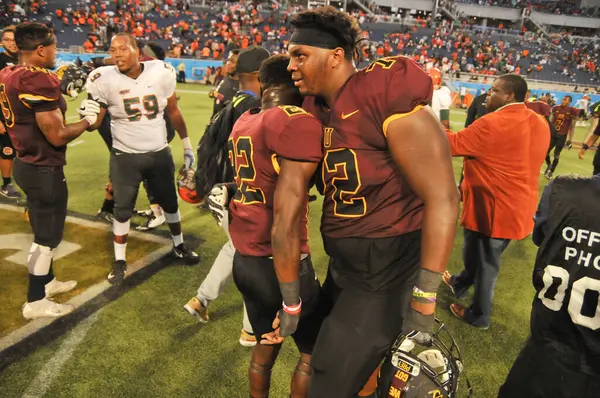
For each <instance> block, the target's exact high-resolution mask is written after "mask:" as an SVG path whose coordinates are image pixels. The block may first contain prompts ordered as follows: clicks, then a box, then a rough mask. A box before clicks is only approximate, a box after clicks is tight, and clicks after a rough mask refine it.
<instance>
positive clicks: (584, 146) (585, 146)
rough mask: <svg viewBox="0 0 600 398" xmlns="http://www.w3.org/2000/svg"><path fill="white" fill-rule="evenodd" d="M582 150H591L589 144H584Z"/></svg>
mask: <svg viewBox="0 0 600 398" xmlns="http://www.w3.org/2000/svg"><path fill="white" fill-rule="evenodd" d="M581 149H583V150H584V151H587V150H588V149H590V146H589V145H588V144H583V145H581Z"/></svg>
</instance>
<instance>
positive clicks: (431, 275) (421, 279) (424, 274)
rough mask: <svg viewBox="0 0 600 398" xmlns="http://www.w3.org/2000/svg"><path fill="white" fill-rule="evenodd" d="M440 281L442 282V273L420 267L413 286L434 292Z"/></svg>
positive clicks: (423, 290)
mask: <svg viewBox="0 0 600 398" xmlns="http://www.w3.org/2000/svg"><path fill="white" fill-rule="evenodd" d="M440 283H442V274H440V273H437V272H434V271H430V270H428V269H426V268H421V269H420V270H419V276H418V278H417V283H416V284H415V288H417V289H419V291H421V292H426V293H433V294H436V293H437V291H438V288H439V287H440Z"/></svg>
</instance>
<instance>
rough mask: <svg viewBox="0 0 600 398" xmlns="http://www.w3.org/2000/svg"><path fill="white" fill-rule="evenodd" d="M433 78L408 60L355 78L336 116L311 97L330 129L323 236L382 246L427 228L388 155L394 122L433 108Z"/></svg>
mask: <svg viewBox="0 0 600 398" xmlns="http://www.w3.org/2000/svg"><path fill="white" fill-rule="evenodd" d="M432 95H433V84H432V81H431V78H430V77H429V75H428V74H427V73H425V72H424V71H423V69H421V67H420V66H419V65H417V64H416V63H415V62H414V61H412V60H410V59H409V58H406V57H403V56H397V57H389V58H383V59H381V60H378V61H375V62H374V63H372V64H371V65H370V66H368V67H367V68H365V69H363V70H361V71H359V72H357V73H355V74H354V75H353V76H352V77H350V79H349V80H348V81H347V82H346V84H345V85H344V86H343V87H342V88H341V90H340V92H339V93H338V95H337V98H336V99H335V102H334V103H333V104H330V106H329V109H330V110H328V109H327V108H326V107H323V106H322V105H321V104H320V103H319V100H318V99H316V98H311V97H308V98H307V99H306V100H305V102H304V107H305V109H306V110H308V111H309V112H311V113H312V114H313V115H315V116H317V118H318V119H320V120H321V122H322V123H323V129H324V136H323V143H324V147H325V157H324V159H323V167H322V177H323V184H324V185H325V193H324V196H325V199H324V202H323V218H322V220H321V232H322V234H323V235H325V236H327V237H330V238H348V237H362V238H379V237H390V236H398V235H402V234H405V233H407V232H411V231H415V230H418V229H420V228H421V219H422V213H423V202H422V201H421V199H420V198H419V197H418V196H417V195H416V194H415V192H414V191H413V190H412V188H411V187H410V186H409V184H408V181H407V180H406V178H405V177H404V176H403V175H402V172H401V171H400V170H399V169H398V167H397V166H396V164H395V163H394V160H393V159H392V156H391V154H390V152H389V149H388V142H387V138H386V136H385V129H386V128H387V125H388V123H389V122H390V121H392V120H393V119H394V118H397V117H398V116H399V115H403V114H407V113H409V112H411V111H413V110H415V109H418V108H419V107H422V106H425V105H430V104H431V98H432Z"/></svg>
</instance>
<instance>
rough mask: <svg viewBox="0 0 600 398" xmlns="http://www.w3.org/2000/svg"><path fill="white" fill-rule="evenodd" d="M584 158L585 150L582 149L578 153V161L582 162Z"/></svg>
mask: <svg viewBox="0 0 600 398" xmlns="http://www.w3.org/2000/svg"><path fill="white" fill-rule="evenodd" d="M584 156H585V149H582V150H581V151H579V159H582V160H583V157H584Z"/></svg>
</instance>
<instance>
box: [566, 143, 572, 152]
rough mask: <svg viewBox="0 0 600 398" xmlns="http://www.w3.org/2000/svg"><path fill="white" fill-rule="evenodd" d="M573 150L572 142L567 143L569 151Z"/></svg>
mask: <svg viewBox="0 0 600 398" xmlns="http://www.w3.org/2000/svg"><path fill="white" fill-rule="evenodd" d="M571 148H573V143H572V142H571V141H567V149H568V150H569V151H570V150H571Z"/></svg>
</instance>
